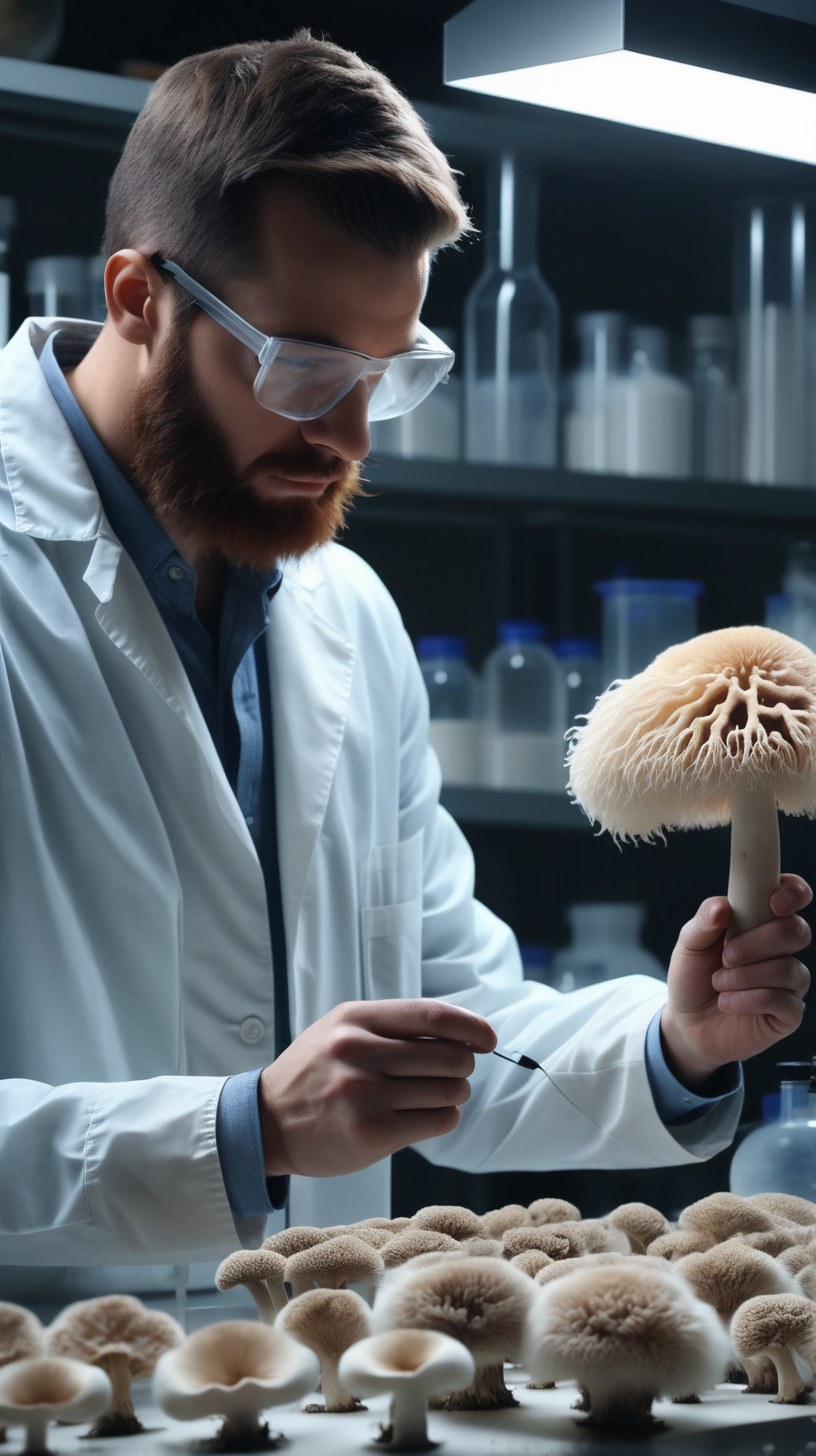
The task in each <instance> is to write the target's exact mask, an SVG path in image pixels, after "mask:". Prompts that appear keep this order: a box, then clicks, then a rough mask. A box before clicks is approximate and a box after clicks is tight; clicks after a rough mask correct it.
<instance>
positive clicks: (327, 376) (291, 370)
mask: <svg viewBox="0 0 816 1456" xmlns="http://www.w3.org/2000/svg"><path fill="white" fill-rule="evenodd" d="M160 266H161V267H162V268H166V269H167V272H168V273H172V275H173V277H174V278H175V279H176V281H177V282H178V283H180V284H181V286H182V288H185V289H186V290H187V292H188V293H189V294H191V295H192V297H193V298H194V299H195V301H196V303H197V304H198V306H199V308H202V309H203V310H204V312H205V313H207V314H209V316H210V318H212V319H215V321H216V323H219V324H222V325H223V327H224V328H225V329H229V332H230V333H231V334H233V335H234V336H235V338H236V339H240V340H241V343H242V344H246V346H247V348H249V349H251V350H252V352H253V354H254V355H255V357H256V359H257V360H258V366H259V367H258V373H257V374H256V376H255V383H254V385H253V386H252V389H253V393H254V395H255V398H256V399H257V401H258V404H260V405H263V407H264V409H268V410H271V411H272V413H273V414H276V415H283V416H284V418H285V419H287V420H317V419H320V416H321V415H326V414H328V412H329V410H333V409H334V407H335V405H338V404H339V403H340V401H341V399H345V396H346V395H347V394H348V393H349V392H350V391H351V390H352V389H353V388H354V386H355V384H359V382H360V380H363V381H364V383H365V385H366V387H367V389H368V418H369V419H370V420H390V419H393V418H394V416H395V415H404V414H407V413H408V411H409V410H412V409H416V406H417V405H418V404H421V403H422V401H423V399H427V397H428V395H429V394H430V392H431V390H432V389H434V388H435V387H436V385H437V384H440V383H441V382H442V381H443V380H447V377H448V374H449V373H450V370H451V366H452V364H453V361H454V357H455V356H454V353H453V350H452V349H449V348H448V347H447V345H446V344H443V342H442V340H441V339H438V338H437V337H436V335H435V334H432V333H431V331H430V329H426V327H425V325H424V324H417V328H416V343H415V345H414V347H413V349H411V350H410V351H409V352H408V353H407V354H394V355H392V357H391V358H389V359H375V358H372V356H371V355H369V354H359V353H357V352H356V350H354V349H337V348H335V347H334V346H333V345H331V344H309V343H306V342H305V341H304V340H302V339H277V338H275V337H274V335H272V336H269V335H267V334H262V333H261V332H260V330H258V329H255V328H253V327H252V324H248V323H247V322H246V319H242V318H241V316H240V314H237V313H234V312H233V310H232V309H231V308H227V305H226V304H225V303H222V302H221V300H220V299H219V298H216V297H215V294H214V293H210V292H209V290H208V289H206V288H202V286H201V284H200V283H196V281H195V279H193V278H191V277H190V275H189V274H188V273H185V272H184V269H183V268H179V266H178V264H177V263H171V262H170V261H169V259H167V258H165V259H163V260H162V261H161V264H160Z"/></svg>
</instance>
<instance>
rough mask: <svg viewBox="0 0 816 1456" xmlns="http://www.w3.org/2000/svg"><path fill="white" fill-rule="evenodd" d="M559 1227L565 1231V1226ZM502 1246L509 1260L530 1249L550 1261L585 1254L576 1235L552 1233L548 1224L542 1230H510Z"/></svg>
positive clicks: (503, 1238) (504, 1237)
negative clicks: (545, 1256)
mask: <svg viewBox="0 0 816 1456" xmlns="http://www.w3.org/2000/svg"><path fill="white" fill-rule="evenodd" d="M558 1227H559V1229H563V1228H564V1225H563V1224H560V1225H558ZM502 1244H503V1245H504V1254H505V1258H507V1259H514V1258H515V1256H516V1254H524V1253H526V1252H527V1251H528V1250H530V1249H538V1250H539V1252H540V1253H542V1254H547V1255H548V1257H549V1258H550V1259H573V1258H577V1257H578V1255H579V1254H580V1253H581V1252H583V1251H582V1249H581V1247H580V1245H579V1244H578V1241H577V1239H576V1238H575V1236H574V1235H570V1234H568V1233H565V1232H564V1233H562V1232H559V1233H554V1232H551V1231H550V1229H549V1228H548V1227H547V1225H546V1224H543V1225H542V1226H541V1227H540V1228H519V1229H508V1230H507V1233H506V1234H504V1235H503V1237H502Z"/></svg>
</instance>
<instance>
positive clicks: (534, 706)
mask: <svg viewBox="0 0 816 1456" xmlns="http://www.w3.org/2000/svg"><path fill="white" fill-rule="evenodd" d="M544 635H545V634H544V626H543V624H542V623H541V622H500V623H499V645H498V647H496V648H494V650H493V651H492V652H491V653H490V656H489V657H488V658H487V660H486V662H485V665H484V682H485V728H484V758H483V768H484V781H485V783H487V784H490V785H491V786H492V787H493V788H502V789H538V790H548V791H549V792H558V791H560V790H564V789H565V788H566V783H567V771H566V769H565V767H564V756H565V752H566V749H565V744H564V734H565V732H566V691H565V687H564V679H563V675H562V672H561V668H560V666H559V663H558V660H557V658H556V657H555V656H554V654H553V653H552V652H550V651H549V649H548V648H547V647H545V646H544Z"/></svg>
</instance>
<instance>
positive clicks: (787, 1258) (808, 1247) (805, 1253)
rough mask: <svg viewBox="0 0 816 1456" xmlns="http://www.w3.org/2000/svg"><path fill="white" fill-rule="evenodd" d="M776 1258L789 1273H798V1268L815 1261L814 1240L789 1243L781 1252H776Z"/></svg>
mask: <svg viewBox="0 0 816 1456" xmlns="http://www.w3.org/2000/svg"><path fill="white" fill-rule="evenodd" d="M776 1259H777V1263H779V1264H781V1265H782V1267H783V1269H787V1271H788V1273H789V1274H798V1273H799V1271H800V1269H804V1268H805V1267H806V1266H807V1265H808V1264H813V1263H814V1262H816V1240H810V1241H809V1242H808V1243H806V1244H790V1245H789V1247H788V1248H787V1249H783V1250H782V1252H781V1254H777V1256H776Z"/></svg>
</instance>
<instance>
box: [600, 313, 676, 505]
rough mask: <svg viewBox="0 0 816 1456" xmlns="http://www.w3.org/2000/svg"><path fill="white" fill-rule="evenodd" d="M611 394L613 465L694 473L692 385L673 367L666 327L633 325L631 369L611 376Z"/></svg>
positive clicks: (643, 471) (630, 470)
mask: <svg viewBox="0 0 816 1456" xmlns="http://www.w3.org/2000/svg"><path fill="white" fill-rule="evenodd" d="M607 397H608V400H609V429H608V449H609V468H610V469H611V470H613V471H616V472H617V473H618V474H620V475H663V476H674V477H678V476H688V475H690V474H691V389H690V388H689V386H688V384H686V383H685V381H684V380H682V379H678V378H677V377H676V376H675V375H674V374H672V373H671V371H670V369H669V337H668V334H667V333H666V331H665V329H655V328H643V327H638V328H633V329H631V330H630V334H629V369H628V373H627V374H626V375H623V376H620V377H619V378H615V379H612V380H610V383H609V389H608V396H607Z"/></svg>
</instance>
